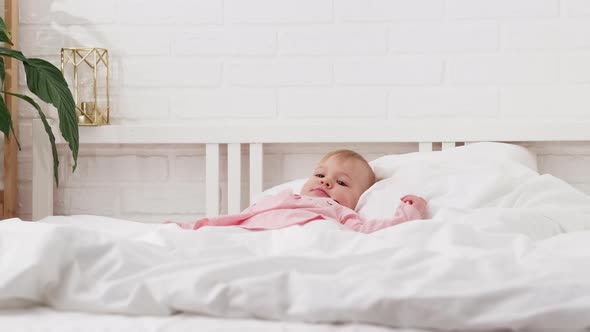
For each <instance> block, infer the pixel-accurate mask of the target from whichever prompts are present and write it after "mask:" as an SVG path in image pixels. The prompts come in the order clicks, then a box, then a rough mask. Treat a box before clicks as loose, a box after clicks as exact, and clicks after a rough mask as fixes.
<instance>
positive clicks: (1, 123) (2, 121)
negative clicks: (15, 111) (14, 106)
mask: <svg viewBox="0 0 590 332" xmlns="http://www.w3.org/2000/svg"><path fill="white" fill-rule="evenodd" d="M0 131H2V132H3V133H4V136H6V139H10V132H11V131H12V136H14V139H15V140H16V145H17V146H18V149H19V150H20V149H21V147H20V142H19V141H18V137H16V133H15V132H14V127H13V125H12V117H11V116H10V111H9V110H8V106H6V103H5V102H4V98H3V97H2V96H1V95H0Z"/></svg>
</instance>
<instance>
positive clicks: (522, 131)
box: [32, 120, 590, 220]
mask: <svg viewBox="0 0 590 332" xmlns="http://www.w3.org/2000/svg"><path fill="white" fill-rule="evenodd" d="M53 130H54V133H56V136H57V143H62V144H63V143H64V141H63V140H62V139H61V137H60V135H58V134H57V133H59V131H58V129H57V128H55V127H54V129H53ZM32 141H33V147H32V155H33V184H32V189H33V190H32V191H33V197H32V203H33V211H32V212H33V220H38V219H40V218H43V217H45V216H49V215H52V214H53V177H52V176H53V170H52V165H53V163H52V161H51V158H52V157H51V148H50V145H49V142H48V140H47V134H46V133H45V130H44V128H43V125H42V123H41V121H40V120H33V140H32ZM481 141H498V142H539V141H590V122H580V121H576V122H573V121H551V122H548V121H545V122H538V121H537V122H531V121H525V120H521V121H513V120H512V121H499V120H478V121H461V122H458V121H451V120H441V121H427V122H425V121H413V120H408V121H397V122H395V123H387V124H383V123H375V122H358V123H351V122H336V121H318V123H316V124H310V123H308V122H293V121H292V122H289V123H277V122H267V123H260V122H259V123H257V124H244V125H240V124H235V123H234V124H225V123H220V122H205V123H199V124H191V125H164V126H162V125H109V126H102V127H81V128H80V144H205V145H206V149H205V151H206V167H205V169H206V199H207V203H206V214H207V215H215V214H218V213H219V201H220V200H219V195H220V194H219V188H220V187H219V186H220V182H219V178H220V177H219V174H220V173H219V165H220V162H219V160H220V145H222V144H227V154H228V155H227V158H228V169H227V175H228V197H227V201H228V212H229V213H234V212H239V211H240V201H241V190H242V189H241V185H240V184H241V172H240V170H241V167H242V162H243V161H242V160H241V145H242V144H247V145H248V146H249V161H248V162H249V169H250V174H249V184H250V185H249V188H250V189H249V190H250V192H249V197H250V198H252V197H255V196H256V195H257V194H259V193H260V192H261V191H262V190H263V187H262V180H263V176H262V175H263V166H264V160H263V156H264V144H265V143H347V142H348V143H389V142H391V143H401V142H406V143H407V142H413V143H417V146H418V150H419V151H432V149H433V144H434V143H442V149H447V148H452V147H454V146H456V144H457V143H470V142H481Z"/></svg>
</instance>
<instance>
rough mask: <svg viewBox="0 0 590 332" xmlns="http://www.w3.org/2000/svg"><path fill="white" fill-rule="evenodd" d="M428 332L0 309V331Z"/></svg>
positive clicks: (375, 327)
mask: <svg viewBox="0 0 590 332" xmlns="http://www.w3.org/2000/svg"><path fill="white" fill-rule="evenodd" d="M99 331H100V332H104V331H109V332H118V331H122V332H123V331H124V332H187V331H199V332H220V331H223V332H428V331H427V330H421V329H396V328H387V327H382V326H374V325H366V324H306V323H301V322H280V321H264V320H256V319H221V318H212V317H203V316H196V315H188V314H179V315H173V316H165V317H158V316H125V315H114V314H110V315H109V314H89V313H83V312H62V311H56V310H52V309H50V308H46V307H35V308H32V309H28V310H22V309H21V310H0V332H99Z"/></svg>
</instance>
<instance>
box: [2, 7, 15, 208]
mask: <svg viewBox="0 0 590 332" xmlns="http://www.w3.org/2000/svg"><path fill="white" fill-rule="evenodd" d="M4 18H5V21H6V25H7V27H8V29H9V30H10V31H11V33H12V36H11V37H12V38H11V40H12V42H13V44H14V46H10V45H5V46H6V47H9V48H14V49H17V48H18V0H5V1H4ZM5 60H6V61H5V63H6V81H5V82H4V87H5V89H6V91H11V92H18V61H17V60H15V59H12V58H6V59H5ZM4 100H5V101H6V105H7V106H8V109H9V110H10V113H11V117H12V124H13V126H14V133H15V134H16V135H17V136H18V102H17V99H16V98H15V97H13V96H10V95H4ZM17 150H18V146H17V144H16V138H15V137H11V139H10V140H9V139H7V138H5V139H4V207H3V216H2V217H3V218H12V217H16V216H17V212H18V210H17V208H18V173H17V170H18V167H17V165H18V159H17Z"/></svg>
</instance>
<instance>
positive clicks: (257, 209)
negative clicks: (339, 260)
mask: <svg viewBox="0 0 590 332" xmlns="http://www.w3.org/2000/svg"><path fill="white" fill-rule="evenodd" d="M422 218H423V216H421V215H420V213H419V212H418V210H416V209H415V208H414V207H413V206H412V205H410V204H406V203H402V204H401V205H400V206H399V207H398V208H397V210H396V211H395V214H394V215H393V217H392V218H387V219H380V220H370V221H365V220H363V219H361V217H360V216H359V215H358V214H357V213H356V212H355V211H354V210H351V209H349V208H347V207H345V206H342V205H340V204H338V203H336V202H335V201H334V200H333V199H331V198H328V197H311V196H301V195H297V194H293V192H292V191H291V190H285V191H281V192H280V193H278V194H276V195H272V196H268V197H264V198H262V199H261V200H260V201H258V202H257V203H255V204H252V205H251V206H250V207H248V208H247V209H245V210H244V211H242V212H240V213H238V214H231V215H222V216H217V217H207V218H203V219H199V220H197V221H196V223H195V224H194V225H192V227H191V226H189V225H181V226H182V227H183V228H189V227H190V228H192V229H198V228H201V227H203V226H240V227H242V228H246V229H250V230H265V229H277V228H283V227H288V226H292V225H303V224H306V223H308V222H310V221H314V220H325V219H333V220H337V221H338V222H340V223H341V224H342V225H344V226H345V227H346V228H349V229H351V230H355V231H357V232H363V233H372V232H375V231H378V230H380V229H382V228H385V227H389V226H393V225H397V224H401V223H403V222H406V221H411V220H416V219H422Z"/></svg>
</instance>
